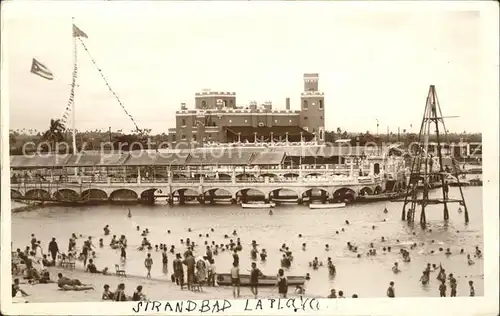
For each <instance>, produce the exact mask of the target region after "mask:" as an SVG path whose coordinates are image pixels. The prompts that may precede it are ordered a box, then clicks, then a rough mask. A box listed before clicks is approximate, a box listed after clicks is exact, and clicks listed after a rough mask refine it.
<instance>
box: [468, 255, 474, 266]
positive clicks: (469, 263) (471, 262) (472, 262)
mask: <svg viewBox="0 0 500 316" xmlns="http://www.w3.org/2000/svg"><path fill="white" fill-rule="evenodd" d="M474 263H475V262H474V261H473V260H472V259H471V258H470V255H469V254H467V264H468V265H470V266H471V265H473V264H474Z"/></svg>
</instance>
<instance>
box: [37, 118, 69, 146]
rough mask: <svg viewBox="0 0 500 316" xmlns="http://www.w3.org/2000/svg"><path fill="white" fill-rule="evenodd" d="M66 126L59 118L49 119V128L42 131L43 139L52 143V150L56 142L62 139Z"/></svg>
mask: <svg viewBox="0 0 500 316" xmlns="http://www.w3.org/2000/svg"><path fill="white" fill-rule="evenodd" d="M65 130H66V127H64V125H63V123H62V122H61V120H60V119H57V120H54V119H50V126H49V129H48V130H47V131H46V132H45V133H43V136H42V138H43V140H45V141H47V142H50V143H51V144H52V150H55V148H56V143H57V142H61V141H63V140H64V132H65Z"/></svg>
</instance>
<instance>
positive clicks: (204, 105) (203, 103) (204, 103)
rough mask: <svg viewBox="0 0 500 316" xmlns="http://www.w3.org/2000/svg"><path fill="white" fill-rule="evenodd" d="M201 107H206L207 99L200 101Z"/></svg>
mask: <svg viewBox="0 0 500 316" xmlns="http://www.w3.org/2000/svg"><path fill="white" fill-rule="evenodd" d="M201 107H202V108H206V107H207V101H205V100H202V101H201Z"/></svg>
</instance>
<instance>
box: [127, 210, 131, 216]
mask: <svg viewBox="0 0 500 316" xmlns="http://www.w3.org/2000/svg"><path fill="white" fill-rule="evenodd" d="M127 216H128V217H129V218H130V217H132V212H130V209H128V215H127Z"/></svg>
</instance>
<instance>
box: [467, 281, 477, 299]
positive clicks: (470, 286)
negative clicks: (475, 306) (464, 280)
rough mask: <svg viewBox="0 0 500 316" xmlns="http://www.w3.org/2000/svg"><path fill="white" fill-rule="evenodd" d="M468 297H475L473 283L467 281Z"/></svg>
mask: <svg viewBox="0 0 500 316" xmlns="http://www.w3.org/2000/svg"><path fill="white" fill-rule="evenodd" d="M469 296H471V297H472V296H476V291H475V290H474V281H469Z"/></svg>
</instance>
